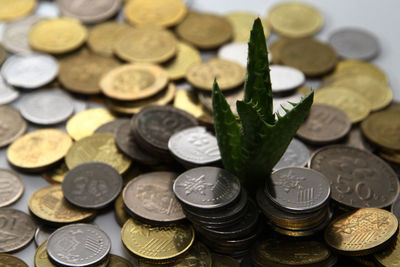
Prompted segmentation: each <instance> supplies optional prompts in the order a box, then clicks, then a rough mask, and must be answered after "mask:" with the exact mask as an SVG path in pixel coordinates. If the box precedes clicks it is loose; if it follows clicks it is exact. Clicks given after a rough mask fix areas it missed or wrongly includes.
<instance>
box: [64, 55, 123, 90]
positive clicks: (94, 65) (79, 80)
mask: <svg viewBox="0 0 400 267" xmlns="http://www.w3.org/2000/svg"><path fill="white" fill-rule="evenodd" d="M59 63H60V71H59V74H58V80H59V81H60V83H61V84H62V85H63V86H64V87H65V88H66V89H68V90H69V91H72V92H74V93H79V94H98V93H100V87H99V81H100V77H101V76H102V75H103V74H105V73H107V72H108V71H110V70H112V69H114V68H116V67H118V66H119V65H120V63H119V62H118V61H117V60H116V59H114V58H112V57H104V56H100V55H96V54H93V53H91V52H89V51H87V50H82V51H80V52H77V53H74V54H72V55H69V56H67V57H64V58H61V59H60V61H59Z"/></svg>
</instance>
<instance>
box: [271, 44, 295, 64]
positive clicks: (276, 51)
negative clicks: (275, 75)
mask: <svg viewBox="0 0 400 267" xmlns="http://www.w3.org/2000/svg"><path fill="white" fill-rule="evenodd" d="M289 40H290V39H288V38H279V39H278V40H276V41H274V42H273V43H271V45H269V47H268V56H269V54H271V56H272V62H273V63H274V64H282V59H281V55H282V49H283V47H284V46H285V45H286V44H287V43H288V42H289Z"/></svg>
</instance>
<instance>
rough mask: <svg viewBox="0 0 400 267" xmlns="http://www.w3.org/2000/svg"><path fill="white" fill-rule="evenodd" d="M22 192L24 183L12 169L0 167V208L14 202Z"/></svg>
mask: <svg viewBox="0 0 400 267" xmlns="http://www.w3.org/2000/svg"><path fill="white" fill-rule="evenodd" d="M23 192H24V183H23V181H22V180H21V178H20V177H19V175H18V174H17V173H15V172H13V171H10V170H6V169H0V208H1V207H5V206H8V205H11V204H12V203H14V202H16V201H17V200H18V199H19V198H20V197H21V196H22V194H23Z"/></svg>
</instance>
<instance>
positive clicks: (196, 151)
mask: <svg viewBox="0 0 400 267" xmlns="http://www.w3.org/2000/svg"><path fill="white" fill-rule="evenodd" d="M168 149H169V151H171V153H172V154H173V155H174V156H175V157H177V158H178V159H181V160H183V161H186V162H190V163H193V164H198V165H201V164H210V163H213V162H216V161H218V160H220V159H221V154H220V152H219V148H218V142H217V138H216V137H215V136H214V135H212V134H211V133H209V132H207V130H206V128H205V127H201V126H197V127H191V128H188V129H185V130H182V131H180V132H177V133H175V134H173V135H172V136H171V137H170V138H169V141H168Z"/></svg>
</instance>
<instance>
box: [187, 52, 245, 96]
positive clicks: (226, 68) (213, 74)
mask: <svg viewBox="0 0 400 267" xmlns="http://www.w3.org/2000/svg"><path fill="white" fill-rule="evenodd" d="M245 76H246V69H245V68H244V67H243V66H241V65H240V64H238V63H236V62H233V61H230V60H225V59H219V58H213V59H210V60H209V61H207V62H203V63H198V64H193V65H192V66H191V67H190V68H189V70H188V71H187V73H186V79H187V81H188V82H189V83H190V84H191V85H193V86H194V87H195V88H197V89H203V90H209V91H211V90H212V86H213V83H214V79H215V78H216V79H217V82H218V86H219V88H220V89H221V90H229V89H234V88H236V87H238V86H240V85H241V84H243V82H244V79H245Z"/></svg>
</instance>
